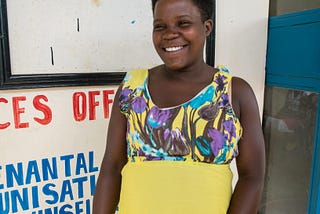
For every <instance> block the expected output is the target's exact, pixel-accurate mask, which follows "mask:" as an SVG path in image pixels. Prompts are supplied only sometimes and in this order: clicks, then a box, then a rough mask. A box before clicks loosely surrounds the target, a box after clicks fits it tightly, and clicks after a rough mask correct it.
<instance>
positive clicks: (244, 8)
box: [0, 0, 268, 213]
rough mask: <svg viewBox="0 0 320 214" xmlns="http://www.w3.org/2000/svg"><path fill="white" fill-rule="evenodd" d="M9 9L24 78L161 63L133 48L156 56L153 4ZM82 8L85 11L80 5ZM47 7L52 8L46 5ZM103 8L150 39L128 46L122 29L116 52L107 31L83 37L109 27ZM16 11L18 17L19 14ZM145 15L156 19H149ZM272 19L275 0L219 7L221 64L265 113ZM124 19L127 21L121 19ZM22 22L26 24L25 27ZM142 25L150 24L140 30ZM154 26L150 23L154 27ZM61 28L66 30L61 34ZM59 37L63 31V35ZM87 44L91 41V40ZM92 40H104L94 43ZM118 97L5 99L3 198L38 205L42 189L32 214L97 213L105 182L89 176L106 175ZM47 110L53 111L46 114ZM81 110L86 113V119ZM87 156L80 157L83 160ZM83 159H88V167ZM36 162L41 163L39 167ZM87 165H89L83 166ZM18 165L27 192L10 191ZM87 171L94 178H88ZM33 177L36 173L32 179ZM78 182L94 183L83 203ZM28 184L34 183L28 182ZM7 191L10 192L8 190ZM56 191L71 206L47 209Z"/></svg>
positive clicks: (221, 0) (0, 146) (50, 92)
mask: <svg viewBox="0 0 320 214" xmlns="http://www.w3.org/2000/svg"><path fill="white" fill-rule="evenodd" d="M7 2H8V10H9V11H8V16H9V30H10V43H11V51H12V53H11V55H12V58H11V59H12V63H13V71H14V73H16V74H20V73H33V72H35V73H39V72H41V73H46V72H47V73H52V72H57V73H58V72H68V71H70V72H87V71H106V72H108V71H110V70H127V69H132V68H134V67H136V66H146V67H150V66H152V65H155V64H157V63H159V62H160V61H159V58H158V57H157V56H156V54H155V52H154V51H153V53H152V54H149V55H147V56H143V57H142V58H141V57H140V58H139V57H138V58H137V57H136V52H135V51H136V48H133V47H131V46H130V45H132V43H135V44H138V47H143V48H142V49H143V50H139V51H143V52H144V45H141V43H144V44H145V45H147V46H151V47H150V48H151V49H152V45H151V35H150V36H148V34H147V33H146V32H150V31H151V29H149V27H150V26H151V25H150V23H151V22H152V20H151V19H150V14H151V9H150V8H148V7H149V6H150V5H149V4H148V5H144V4H145V2H146V1H145V0H135V1H132V0H128V1H125V3H124V1H119V2H117V4H119V5H117V6H115V1H111V0H110V1H107V0H106V1H102V0H101V1H99V0H94V1H93V0H92V1H90V4H92V5H90V6H88V7H83V5H85V4H88V2H89V1H84V0H82V1H62V0H60V1H55V3H53V2H51V1H50V2H51V3H50V4H45V6H46V7H48V8H47V10H50V7H51V6H52V7H53V8H55V10H54V11H53V12H52V11H51V12H49V11H47V12H45V11H42V12H41V10H38V9H39V8H38V7H40V2H39V1H31V0H30V1H28V2H29V4H27V3H25V2H27V0H25V1H24V3H21V1H18V0H10V1H7ZM43 2H44V1H43ZM70 2H71V3H70ZM75 2H77V3H75ZM78 2H81V3H79V4H78ZM133 2H134V3H133ZM46 3H48V2H47V1H46ZM128 3H129V4H131V3H132V4H133V5H132V8H134V10H135V11H136V13H134V14H132V13H126V12H125V11H126V10H127V9H128V6H127V4H128ZM53 4H54V5H53ZM107 4H108V5H107ZM22 5H23V6H22ZM50 5H51V6H50ZM135 5H136V6H138V5H139V7H134V6H135ZM142 5H144V6H142ZM49 6H50V7H49ZM74 6H79V7H80V8H82V9H84V10H83V11H84V13H83V15H84V17H85V18H81V17H82V16H80V15H79V14H77V10H76V9H75V8H72V7H74ZM32 7H34V8H32ZM141 7H146V8H147V9H145V10H142V8H141ZM67 8H69V9H70V10H69V11H71V12H70V13H69V12H68V10H65V9H67ZM71 8H72V9H71ZM86 8H87V9H86ZM103 8H104V9H105V10H108V11H112V12H114V13H115V14H118V16H121V17H122V20H125V21H128V23H127V26H131V25H132V21H134V20H135V22H134V23H133V24H136V25H135V26H137V28H141V29H142V30H144V31H143V32H144V33H142V35H141V36H139V34H137V35H135V37H134V41H132V40H126V39H123V38H124V37H125V38H126V37H130V36H133V35H134V34H133V33H132V32H131V33H127V32H126V31H125V30H124V28H121V29H122V31H123V32H121V34H120V38H122V39H121V42H122V43H121V44H118V43H111V45H112V46H110V45H107V43H104V42H103V41H105V40H108V39H109V34H108V32H105V31H103V30H102V31H100V30H101V29H95V30H93V31H91V33H90V32H86V31H85V30H83V31H82V29H86V28H90V29H92V28H94V26H91V24H92V22H89V21H87V22H86V21H84V20H85V19H86V18H90V19H91V20H95V21H96V22H97V26H99V27H100V28H103V26H106V22H107V20H105V19H103V18H102V17H103ZM60 9H62V10H60ZM10 10H11V11H12V12H11V13H10ZM34 11H36V12H34ZM142 11H149V12H147V13H145V14H144V12H142ZM267 11H268V1H267V0H258V1H253V0H245V1H236V0H217V26H216V27H217V45H216V63H217V64H225V65H226V66H227V67H228V68H229V69H230V70H231V72H232V73H233V74H235V75H237V76H240V77H243V78H244V79H246V80H247V81H248V82H249V83H250V84H251V85H252V87H253V89H254V91H255V93H256V95H257V98H258V102H259V107H260V109H261V110H262V105H263V91H264V73H265V71H264V67H265V53H266V35H267V34H266V29H267ZM26 12H27V14H29V16H26V17H28V18H25V16H22V15H21V14H23V13H26ZM55 12H57V13H58V14H59V16H58V17H57V18H58V19H59V21H58V22H56V20H54V18H55ZM121 12H122V15H119V13H121ZM30 14H33V15H34V16H33V17H34V18H30ZM46 14H48V17H51V18H50V26H51V29H52V28H53V29H57V30H56V31H54V32H51V31H49V32H46V31H45V30H46V29H49V30H50V28H48V26H47V25H48V24H47V20H43V15H46ZM96 14H98V16H99V17H100V18H99V19H96V18H95V16H96ZM19 16H20V17H22V18H20V19H19ZM118 16H117V17H118ZM10 17H11V18H10ZM77 17H80V21H81V23H82V24H81V30H80V32H77V31H75V29H76V28H75V24H74V20H75V18H77ZM111 18H112V16H111ZM71 19H72V21H71ZM26 21H27V23H26ZM113 21H114V19H113ZM139 21H141V22H142V23H143V24H141V25H139ZM146 22H149V24H148V23H146ZM69 23H70V25H72V27H70V28H69V27H66V25H68V24H69ZM108 23H109V24H108V29H111V30H112V31H115V30H117V29H119V26H118V25H115V24H112V22H108ZM26 25H30V26H26ZM60 25H62V26H61V27H60ZM16 26H20V27H21V28H22V29H23V31H19V30H18V29H17V28H15V27H16ZM20 27H19V28H20ZM27 27H28V28H27ZM40 28H41V29H44V31H42V32H40V31H38V30H39V29H40ZM144 28H145V29H144ZM63 29H64V30H63ZM70 29H72V30H70ZM59 30H62V31H61V32H59ZM35 32H37V33H36V34H39V35H38V37H36V39H32V38H31V39H25V38H24V36H26V34H30V35H32V34H33V33H35ZM139 32H140V31H139V30H135V33H139ZM82 33H84V34H86V36H84V35H82ZM52 34H55V35H54V36H55V37H54V36H53V35H52ZM89 35H90V36H89ZM34 36H36V35H34ZM61 36H62V37H61ZM87 36H89V37H90V38H87ZM92 36H93V37H95V36H98V37H97V38H92ZM42 37H44V38H42ZM59 38H60V39H59ZM73 39H75V40H73ZM75 41H77V44H76V46H77V47H75V46H74V45H75ZM98 41H99V42H98ZM145 41H146V42H145ZM59 42H60V51H57V52H55V54H56V55H55V57H56V59H57V60H56V64H55V66H52V65H51V64H50V63H51V62H50V59H48V58H50V55H48V47H51V44H54V45H57V44H59ZM127 42H129V43H127ZM57 47H59V45H57ZM91 47H93V50H91V49H90V48H91ZM140 49H141V48H140ZM107 50H108V51H110V53H114V51H120V53H123V54H126V56H127V57H126V58H125V60H124V59H123V58H122V57H115V58H114V59H113V60H112V62H110V63H109V62H108V61H107V60H106V58H107V57H106V55H103V57H101V58H99V57H98V58H96V56H97V55H92V54H95V53H102V52H104V51H107ZM42 51H44V52H42ZM73 51H75V52H73ZM146 53H147V52H146ZM120 55H121V54H120ZM93 56H95V57H93ZM117 56H119V55H117ZM24 57H26V58H24ZM78 57H80V58H81V60H80V61H77V59H78ZM86 59H88V60H90V61H91V63H83V62H84V61H85V60H86ZM59 63H60V64H59ZM77 63H78V64H77ZM115 89H116V87H114V86H104V87H73V88H49V89H33V90H13V91H0V98H4V99H5V100H7V101H8V103H5V102H3V101H2V102H1V101H0V124H4V123H7V122H9V123H10V126H9V127H8V128H5V129H0V157H1V158H0V166H1V167H0V194H2V196H4V195H5V192H10V193H13V192H14V191H17V190H18V191H20V192H21V194H22V192H23V189H27V191H28V192H29V194H28V195H29V196H30V200H31V195H32V191H35V189H33V187H34V188H36V187H37V188H39V192H38V193H36V192H34V194H35V195H38V196H39V197H41V198H40V199H39V205H38V206H37V201H33V202H32V201H30V200H29V203H28V206H29V207H27V208H26V207H25V211H24V212H25V213H31V211H36V210H41V209H45V208H49V207H52V209H54V207H57V208H58V209H65V210H67V211H72V212H74V213H75V212H76V211H75V210H76V209H78V213H89V211H90V210H89V209H90V208H89V207H88V206H87V203H90V202H91V201H90V200H91V192H90V190H91V189H92V185H91V184H90V182H89V181H90V178H91V177H95V176H97V171H95V170H93V171H90V170H89V169H90V168H91V169H96V168H95V167H99V165H100V162H101V160H102V155H103V152H104V147H105V138H106V129H107V124H108V118H107V117H105V115H104V113H103V112H104V108H106V106H104V104H103V91H107V90H109V91H113V90H115ZM90 93H91V96H92V97H94V99H95V101H96V102H97V103H96V104H94V103H91V104H89V103H88V102H89V101H88V96H89V94H90ZM74 94H81V95H83V96H85V97H86V98H87V100H86V109H88V111H87V117H86V118H85V119H84V120H83V121H76V120H75V118H74V111H75V109H77V107H75V106H77V102H74V101H75V98H74ZM39 95H43V96H44V97H45V98H46V100H44V99H39V101H40V103H42V105H39V104H34V103H33V101H34V100H37V99H38V98H39ZM112 97H113V95H112V94H110V96H109V98H110V99H112ZM79 101H80V102H81V101H82V100H81V99H80V100H79ZM14 102H15V103H16V104H17V105H16V106H15V107H13V103H14ZM95 105H97V107H96V108H94V106H95ZM108 105H109V104H108ZM41 106H42V107H41ZM43 106H44V107H43ZM89 106H91V107H89ZM39 108H40V110H39ZM89 108H91V112H96V118H95V119H91V120H90V119H89V115H88V114H89V111H90V110H89ZM44 109H46V111H45V110H44ZM81 110H82V109H81V107H80V111H81ZM48 111H49V112H48ZM50 111H51V114H52V117H51V120H50V122H49V121H48V120H47V123H48V122H49V123H48V124H46V125H42V124H40V123H38V122H36V121H35V119H34V118H35V117H36V118H40V119H45V118H46V116H45V115H44V113H43V112H46V114H50ZM19 112H20V113H19ZM14 115H16V117H14ZM17 119H20V126H21V124H22V126H24V125H25V124H26V123H28V126H29V127H27V128H16V127H15V121H16V124H18V122H17ZM18 125H19V124H18ZM90 151H93V152H94V159H93V160H92V159H91V160H89V159H90V157H89V156H90V154H89V152H90ZM79 153H80V156H79V155H78V154H79ZM82 153H83V155H84V156H85V159H81V157H82V156H81V154H82ZM71 154H73V155H74V156H75V157H74V158H73V159H70V167H71V169H70V170H71V172H72V176H70V177H69V176H67V175H66V174H65V172H64V170H65V169H66V168H68V167H66V165H65V162H64V161H62V160H60V159H61V158H65V157H66V155H71ZM77 155H78V156H79V158H78V164H77V161H76V159H77ZM52 158H56V159H57V164H58V166H59V177H58V178H57V179H53V180H52V181H46V180H45V179H44V178H43V177H42V176H43V172H42V169H41V165H42V163H41V161H42V160H43V159H46V160H48V161H50V160H52ZM34 160H36V162H35V161H34ZM84 161H85V163H83V162H84ZM18 163H22V166H23V169H24V175H23V176H22V177H23V181H22V184H21V185H19V184H18V183H14V184H13V187H10V188H6V185H8V184H7V179H6V166H16V168H17V167H18V165H17V164H18ZM35 163H37V164H38V165H37V166H38V168H39V171H38V170H37V169H36V166H35V165H34V164H35ZM90 164H91V165H90ZM89 165H90V166H89ZM77 166H78V168H79V169H80V172H79V174H78V175H75V169H76V167H77ZM86 167H87V171H86V170H85V168H86ZM28 169H29V171H28V172H27V170H28ZM37 172H39V175H40V180H39V182H37V179H38V177H37ZM27 175H29V176H30V177H29V178H31V179H29V178H27V177H26V176H27ZM18 177H19V176H18ZM75 178H84V179H85V178H86V179H87V180H88V181H86V182H84V183H83V185H84V191H85V192H84V196H83V197H79V194H80V193H79V191H78V185H79V183H76V182H75V181H74V180H72V179H75ZM28 179H29V183H28V182H27V181H28ZM95 179H96V177H95ZM2 184H3V185H4V186H2V187H1V185H2ZM68 184H70V185H71V187H70V188H71V189H70V188H69V189H68V187H69V186H68ZM50 185H52V187H51V188H52V190H53V191H52V192H57V195H58V197H59V199H61V198H62V199H63V197H64V196H65V201H64V200H62V199H61V200H62V201H61V202H59V201H58V202H55V203H53V202H52V205H49V204H48V203H47V202H48V201H47V202H46V201H45V200H49V201H50V200H53V198H54V197H53V196H52V195H51V194H45V193H43V192H42V191H41V190H42V188H43V187H44V186H46V187H49V186H50ZM52 192H51V193H52ZM72 196H74V200H70V199H72V198H71V197H72ZM1 200H2V202H3V203H4V197H2V199H1ZM9 201H10V200H9ZM10 203H11V201H10ZM26 204H27V203H26ZM10 206H11V204H10ZM25 206H26V205H25ZM68 206H71V207H68ZM33 207H35V208H33ZM0 208H1V201H0ZM81 209H82V211H81ZM21 210H22V208H21V207H20V206H18V213H24V212H23V211H21ZM11 212H12V210H11Z"/></svg>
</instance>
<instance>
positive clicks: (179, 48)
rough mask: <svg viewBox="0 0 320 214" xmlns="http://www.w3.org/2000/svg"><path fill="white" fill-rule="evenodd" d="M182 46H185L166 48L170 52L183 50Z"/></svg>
mask: <svg viewBox="0 0 320 214" xmlns="http://www.w3.org/2000/svg"><path fill="white" fill-rule="evenodd" d="M182 48H183V47H182V46H177V47H169V48H165V50H166V51H168V52H173V51H178V50H181V49H182Z"/></svg>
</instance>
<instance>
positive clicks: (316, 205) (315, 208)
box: [308, 95, 320, 214]
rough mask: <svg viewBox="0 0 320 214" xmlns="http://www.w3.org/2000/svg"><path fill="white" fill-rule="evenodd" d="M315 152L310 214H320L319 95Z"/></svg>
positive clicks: (319, 97)
mask: <svg viewBox="0 0 320 214" xmlns="http://www.w3.org/2000/svg"><path fill="white" fill-rule="evenodd" d="M316 124H317V126H316V130H315V142H314V150H313V161H312V174H311V178H310V194H309V205H308V213H310V214H311V213H316V214H320V95H318V113H317V122H316Z"/></svg>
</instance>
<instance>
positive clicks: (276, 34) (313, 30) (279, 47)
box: [266, 8, 320, 214]
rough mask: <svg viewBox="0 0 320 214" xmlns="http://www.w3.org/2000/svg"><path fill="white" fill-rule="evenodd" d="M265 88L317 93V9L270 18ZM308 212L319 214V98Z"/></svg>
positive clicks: (319, 63) (319, 49)
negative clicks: (275, 87)
mask: <svg viewBox="0 0 320 214" xmlns="http://www.w3.org/2000/svg"><path fill="white" fill-rule="evenodd" d="M266 85H268V86H277V87H282V88H291V89H297V90H306V91H312V92H318V93H320V8H318V9H313V10H308V11H302V12H297V13H291V14H286V15H281V16H274V17H271V18H270V20H269V33H268V49H267V66H266ZM316 124H317V127H316V130H315V131H316V132H315V142H314V151H313V162H312V172H311V177H310V195H309V204H308V213H310V214H311V213H312V214H315V213H318V214H320V95H318V113H317V123H316Z"/></svg>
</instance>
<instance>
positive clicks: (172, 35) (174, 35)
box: [163, 26, 179, 40]
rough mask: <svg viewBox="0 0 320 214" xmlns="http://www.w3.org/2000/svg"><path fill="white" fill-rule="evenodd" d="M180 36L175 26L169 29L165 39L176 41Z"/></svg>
mask: <svg viewBox="0 0 320 214" xmlns="http://www.w3.org/2000/svg"><path fill="white" fill-rule="evenodd" d="M178 36H179V31H178V29H177V28H176V27H175V26H169V27H167V29H166V31H165V33H164V36H163V38H164V39H168V40H170V39H175V38H177V37H178Z"/></svg>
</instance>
